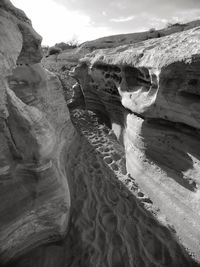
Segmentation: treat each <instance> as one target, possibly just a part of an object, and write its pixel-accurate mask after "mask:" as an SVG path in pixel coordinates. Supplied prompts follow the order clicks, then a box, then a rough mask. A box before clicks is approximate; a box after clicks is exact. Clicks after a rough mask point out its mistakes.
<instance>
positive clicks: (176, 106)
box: [0, 0, 200, 267]
mask: <svg viewBox="0 0 200 267" xmlns="http://www.w3.org/2000/svg"><path fill="white" fill-rule="evenodd" d="M0 20H1V27H0V33H1V36H2V38H1V40H0V44H1V46H0V49H1V53H0V55H1V57H2V58H1V59H2V60H1V61H0V62H1V63H0V84H1V86H0V88H1V89H0V90H1V92H0V93H1V94H0V201H1V205H0V207H1V208H0V209H1V216H0V226H1V227H0V264H2V265H5V266H12V267H35V266H37V267H55V266H56V267H64V266H69V267H71V266H76V267H84V266H87V267H88V266H91V267H93V266H94V267H97V266H99V267H102V266H109V267H114V266H115V267H117V266H119V267H132V266H137V267H142V266H170V267H172V266H174V267H177V266H181V267H183V266H187V267H188V266H191V267H192V266H199V264H198V262H199V261H200V257H199V253H198V249H199V240H200V238H199V229H198V228H199V227H198V226H199V213H198V210H199V209H198V207H199V204H198V201H199V191H198V187H199V185H198V176H199V160H198V158H199V157H198V153H199V152H198V147H199V141H198V137H199V121H198V102H197V101H196V100H198V98H196V95H197V94H198V83H199V81H198V68H197V67H198V54H199V51H198V49H199V48H198V45H197V40H198V36H199V29H194V30H192V31H189V32H185V33H182V34H180V35H174V36H171V37H166V38H164V39H163V40H151V41H148V42H146V43H140V44H136V45H135V46H132V47H120V48H117V49H114V50H105V51H102V52H95V53H93V54H91V55H89V56H88V57H87V58H86V59H85V60H83V63H82V64H81V65H80V66H78V67H77V68H76V69H75V70H74V72H72V73H71V74H72V75H73V76H74V77H75V78H76V79H77V81H78V83H79V85H78V84H77V85H76V86H75V87H74V95H73V99H72V100H73V101H72V103H73V105H72V108H73V110H72V111H71V118H72V121H73V124H74V126H75V128H76V131H75V130H74V127H73V126H72V123H71V120H70V118H69V112H68V110H67V108H66V103H65V101H64V96H63V94H62V92H61V84H60V82H59V80H58V78H57V77H56V76H55V75H53V74H51V73H49V72H47V71H45V70H44V69H43V68H42V67H41V65H40V59H41V53H40V41H41V39H40V36H38V35H37V34H36V33H35V32H34V30H33V29H32V27H31V24H30V21H29V20H28V19H27V18H26V16H25V15H24V13H23V12H21V11H19V10H17V9H15V8H14V7H13V6H12V5H11V3H10V2H9V1H5V0H4V1H1V2H0ZM8 29H10V31H8ZM188 42H190V46H188ZM166 46H167V48H166ZM186 48H187V49H186ZM167 49H169V51H168V50H167ZM180 51H181V52H180ZM179 64H180V65H179ZM174 66H175V67H174ZM176 66H180V68H178V67H176ZM182 72H183V74H184V75H182ZM181 75H182V76H181ZM178 85H181V88H179V86H178ZM172 89H173V90H172ZM188 92H189V94H192V95H195V98H194V96H192V97H191V96H190V97H189V98H187V97H186V96H187V94H188ZM77 99H78V104H77V103H75V102H76V100H77ZM167 103H171V105H170V106H169V105H167ZM80 104H81V107H83V106H84V105H85V106H86V108H87V109H88V110H89V109H90V110H93V111H95V113H93V112H90V111H88V110H87V109H86V110H84V109H75V110H74V108H75V107H76V108H77V106H79V105H80ZM186 108H187V109H186ZM193 114H195V115H193ZM165 116H167V117H165ZM111 128H112V129H111ZM116 137H117V138H116ZM163 155H164V156H163ZM126 167H127V168H126ZM166 203H167V204H166ZM69 211H70V212H69Z"/></svg>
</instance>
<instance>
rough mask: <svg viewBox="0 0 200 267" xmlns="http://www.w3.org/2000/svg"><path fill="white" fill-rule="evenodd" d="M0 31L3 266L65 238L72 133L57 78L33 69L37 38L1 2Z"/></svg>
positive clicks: (0, 242) (0, 233)
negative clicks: (66, 170) (65, 162)
mask: <svg viewBox="0 0 200 267" xmlns="http://www.w3.org/2000/svg"><path fill="white" fill-rule="evenodd" d="M0 24H1V26H0V35H1V38H0V58H1V60H0V84H1V86H0V90H1V92H0V203H1V204H0V213H1V216H0V262H1V263H2V264H3V263H6V262H8V261H10V260H12V259H13V258H15V257H17V256H19V255H21V254H22V253H25V252H26V251H28V250H30V249H31V248H34V247H35V246H38V245H40V244H43V243H48V242H52V241H55V240H60V238H61V237H62V236H64V235H65V233H66V229H67V226H68V220H69V209H70V194H69V188H68V183H67V179H66V173H65V168H64V164H63V163H64V162H63V159H64V158H65V157H66V153H67V147H68V144H69V143H70V138H71V137H70V136H72V135H73V131H74V130H73V127H72V124H71V122H70V120H69V113H68V110H67V108H66V105H65V101H64V97H63V93H62V89H61V84H60V82H59V80H58V78H57V77H56V76H55V75H53V74H50V73H48V72H46V71H45V70H44V69H43V68H42V67H41V65H40V63H39V62H40V60H41V58H42V53H41V45H40V43H41V37H40V36H39V35H38V34H37V33H36V32H35V31H34V30H33V28H32V26H31V22H30V20H29V19H28V18H27V17H26V16H25V14H24V13H23V12H22V11H20V10H18V9H16V8H15V7H14V6H13V5H12V4H11V3H10V2H9V1H0ZM66 130H67V131H66ZM66 135H68V137H69V138H66Z"/></svg>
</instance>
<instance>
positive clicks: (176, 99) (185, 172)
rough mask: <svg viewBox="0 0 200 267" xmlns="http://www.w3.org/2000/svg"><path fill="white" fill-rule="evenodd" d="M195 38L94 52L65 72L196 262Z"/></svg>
mask: <svg viewBox="0 0 200 267" xmlns="http://www.w3.org/2000/svg"><path fill="white" fill-rule="evenodd" d="M199 37H200V28H199V27H197V28H194V29H192V30H188V31H185V32H182V33H176V34H174V35H170V36H166V37H163V38H159V39H152V40H148V41H146V42H141V43H137V44H135V45H131V46H122V47H118V48H114V49H105V50H100V51H95V52H93V53H91V54H88V55H87V56H86V57H85V59H83V60H82V62H81V63H80V64H79V66H77V67H76V68H75V69H74V71H72V72H71V75H72V76H74V77H75V78H76V79H77V80H78V81H79V83H80V85H81V89H82V91H83V95H84V97H85V103H86V107H87V109H90V110H93V111H95V112H96V113H97V114H101V118H103V120H104V121H105V122H106V123H107V124H108V125H109V126H110V127H111V128H112V129H113V131H114V132H115V135H116V136H117V138H118V140H119V141H120V142H121V144H122V145H123V146H124V148H125V155H126V166H127V171H128V172H129V173H130V174H131V176H132V177H133V178H134V179H135V181H136V183H138V185H139V187H140V188H141V189H142V190H143V191H144V192H145V193H146V194H147V195H148V196H149V197H150V199H151V201H152V202H153V205H155V206H156V207H157V208H159V210H160V212H161V214H163V216H164V217H165V218H166V219H167V221H168V222H169V223H170V224H171V225H173V228H174V232H175V233H176V238H177V240H179V242H180V244H182V245H183V246H184V247H185V248H186V249H187V250H188V251H189V252H190V253H191V254H192V255H193V256H194V258H196V259H197V260H198V261H199V260H200V251H199V247H200V231H199V221H200V214H199V212H198V210H199V183H200V182H199V173H200V161H199V158H200V155H199V147H200V143H199V129H200V117H199V109H200V102H199V95H200V93H199V83H200V80H199V64H200V61H199V59H200V56H199V55H200V49H199ZM177 242H178V241H177ZM182 264H183V263H182ZM164 266H165V264H164ZM175 266H183V265H179V264H177V265H175Z"/></svg>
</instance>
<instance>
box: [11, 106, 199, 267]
mask: <svg viewBox="0 0 200 267" xmlns="http://www.w3.org/2000/svg"><path fill="white" fill-rule="evenodd" d="M71 115H72V121H73V123H74V125H75V127H76V129H77V130H78V134H76V135H75V136H74V140H73V141H72V144H71V147H70V148H69V153H68V155H67V158H65V159H64V160H65V161H66V174H67V177H68V182H69V187H70V192H71V202H72V207H71V219H70V225H69V228H68V232H67V235H66V238H65V239H64V240H63V241H60V242H57V243H55V244H50V245H46V246H42V247H40V248H36V249H34V250H33V251H31V252H30V253H28V254H27V255H23V257H22V258H21V259H19V260H17V261H16V262H14V263H13V264H11V265H9V267H34V266H37V267H51V266H52V267H54V266H55V265H56V266H58V267H62V266H66V267H104V266H105V267H132V266H141V267H142V266H170V267H171V266H195V263H194V262H193V261H192V260H191V259H190V258H189V256H188V254H187V253H186V251H185V250H184V249H183V248H182V247H181V246H180V245H179V244H178V243H177V241H176V240H175V238H174V237H173V234H172V231H171V229H170V226H167V225H166V226H163V225H162V224H161V223H159V220H156V219H155V218H154V217H153V216H152V214H153V213H154V214H155V216H157V219H159V210H153V206H152V202H151V201H150V199H149V198H148V197H146V196H145V195H144V193H143V192H141V191H140V190H139V189H138V187H137V184H136V183H135V181H134V179H133V178H132V177H131V176H130V175H129V174H127V173H126V170H125V159H124V152H123V148H122V147H121V145H120V144H119V143H118V142H117V140H116V138H115V136H114V133H113V132H112V131H111V130H110V129H109V128H107V127H106V126H105V125H104V124H100V123H99V122H98V119H97V116H96V115H95V114H94V113H92V112H88V111H84V110H80V109H77V110H74V111H73V112H72V114H71ZM148 210H150V211H151V212H148ZM160 219H161V218H160ZM177 255H179V256H178V257H177Z"/></svg>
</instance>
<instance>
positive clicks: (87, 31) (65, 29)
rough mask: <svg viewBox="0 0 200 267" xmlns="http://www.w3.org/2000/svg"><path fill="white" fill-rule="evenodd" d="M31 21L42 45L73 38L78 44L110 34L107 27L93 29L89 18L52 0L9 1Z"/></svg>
mask: <svg viewBox="0 0 200 267" xmlns="http://www.w3.org/2000/svg"><path fill="white" fill-rule="evenodd" d="M11 1H12V3H13V4H14V5H15V6H16V7H18V8H21V9H22V10H23V11H24V12H25V13H26V14H27V16H28V17H29V18H30V19H31V21H32V23H33V27H34V29H35V30H36V31H37V32H38V33H39V34H40V35H41V36H42V37H43V44H45V45H54V44H55V43H57V42H62V41H63V42H66V41H68V40H70V39H72V38H73V37H74V36H77V37H78V40H79V41H80V42H83V41H86V40H91V39H95V38H98V37H100V36H105V35H108V34H111V31H110V30H109V29H108V28H107V27H94V26H92V22H91V19H90V17H89V16H86V15H83V14H80V13H78V12H75V11H74V12H73V11H68V10H67V9H66V8H65V7H64V6H63V5H60V4H57V3H56V2H55V1H54V0H33V1H32V0H29V1H27V0H11Z"/></svg>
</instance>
